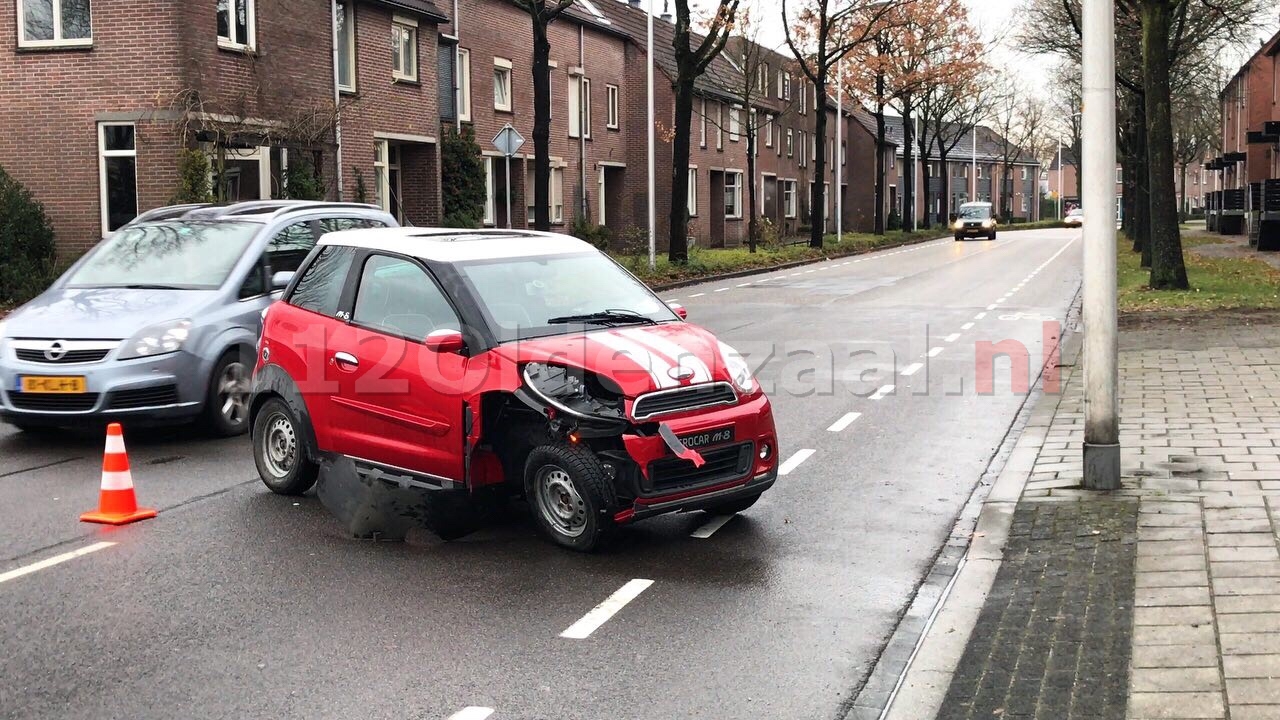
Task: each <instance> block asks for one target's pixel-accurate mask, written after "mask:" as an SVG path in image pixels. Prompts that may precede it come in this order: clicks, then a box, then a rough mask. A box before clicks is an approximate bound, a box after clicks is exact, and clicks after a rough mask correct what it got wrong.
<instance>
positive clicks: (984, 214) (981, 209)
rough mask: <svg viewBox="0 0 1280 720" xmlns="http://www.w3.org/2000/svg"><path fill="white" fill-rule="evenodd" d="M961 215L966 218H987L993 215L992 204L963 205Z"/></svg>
mask: <svg viewBox="0 0 1280 720" xmlns="http://www.w3.org/2000/svg"><path fill="white" fill-rule="evenodd" d="M960 217H961V218H963V219H965V220H986V219H988V218H990V217H991V206H990V205H961V206H960Z"/></svg>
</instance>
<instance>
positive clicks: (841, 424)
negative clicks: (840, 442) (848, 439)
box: [827, 412, 862, 432]
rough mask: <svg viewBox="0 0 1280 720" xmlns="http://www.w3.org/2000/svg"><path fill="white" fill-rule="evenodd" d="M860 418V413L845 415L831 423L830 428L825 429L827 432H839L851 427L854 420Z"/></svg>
mask: <svg viewBox="0 0 1280 720" xmlns="http://www.w3.org/2000/svg"><path fill="white" fill-rule="evenodd" d="M860 417H862V413H856V412H851V413H845V414H844V417H842V418H840V419H839V420H837V421H835V422H833V423H831V427H829V428H827V432H841V431H842V430H844V429H845V428H847V427H849V426H850V425H852V424H853V421H854V420H857V419H858V418H860Z"/></svg>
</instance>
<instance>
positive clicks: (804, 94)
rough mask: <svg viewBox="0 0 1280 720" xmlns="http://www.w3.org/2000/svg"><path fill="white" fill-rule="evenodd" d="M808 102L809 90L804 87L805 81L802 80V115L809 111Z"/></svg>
mask: <svg viewBox="0 0 1280 720" xmlns="http://www.w3.org/2000/svg"><path fill="white" fill-rule="evenodd" d="M788 99H790V98H788ZM808 104H809V91H807V90H805V89H804V83H803V82H802V83H800V114H801V115H804V114H805V113H806V112H807V111H808V108H806V106H807V105H808Z"/></svg>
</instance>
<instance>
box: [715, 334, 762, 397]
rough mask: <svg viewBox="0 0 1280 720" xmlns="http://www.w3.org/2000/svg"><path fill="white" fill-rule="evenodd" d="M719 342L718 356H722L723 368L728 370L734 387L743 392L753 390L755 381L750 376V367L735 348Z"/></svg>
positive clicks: (746, 392)
mask: <svg viewBox="0 0 1280 720" xmlns="http://www.w3.org/2000/svg"><path fill="white" fill-rule="evenodd" d="M716 342H719V341H716ZM719 344H720V357H722V358H724V368H725V370H728V371H729V379H730V380H732V381H733V385H734V387H736V388H738V391H739V392H741V393H743V394H748V393H751V392H754V391H755V389H756V381H755V378H753V377H752V376H751V367H750V366H749V365H747V361H746V360H744V359H743V357H742V355H741V354H739V353H738V351H737V350H734V349H733V348H732V347H729V346H728V345H726V344H724V343H722V342H719Z"/></svg>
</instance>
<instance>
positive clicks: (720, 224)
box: [707, 170, 724, 248]
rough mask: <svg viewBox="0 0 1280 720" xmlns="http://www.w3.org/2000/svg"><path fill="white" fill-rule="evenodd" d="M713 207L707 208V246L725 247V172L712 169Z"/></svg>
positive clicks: (711, 203)
mask: <svg viewBox="0 0 1280 720" xmlns="http://www.w3.org/2000/svg"><path fill="white" fill-rule="evenodd" d="M710 176H711V188H710V189H711V202H710V205H711V207H710V208H708V210H707V246H708V247H713V248H720V247H724V173H723V172H718V171H715V170H712V171H711V174H710Z"/></svg>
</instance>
